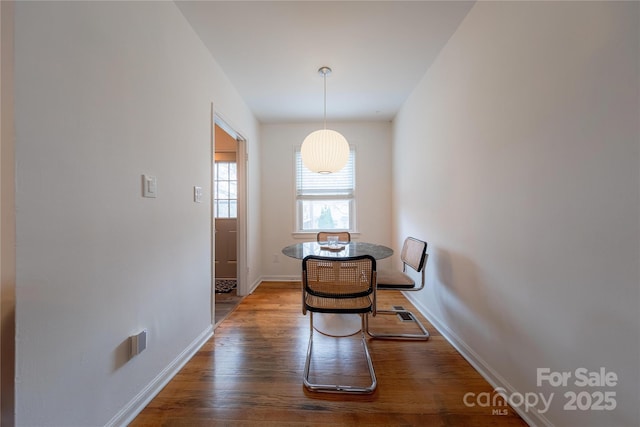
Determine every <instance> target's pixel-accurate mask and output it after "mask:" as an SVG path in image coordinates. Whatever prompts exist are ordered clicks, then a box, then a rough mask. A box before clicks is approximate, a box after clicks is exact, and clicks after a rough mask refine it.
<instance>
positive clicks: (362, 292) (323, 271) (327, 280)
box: [302, 255, 377, 394]
mask: <svg viewBox="0 0 640 427" xmlns="http://www.w3.org/2000/svg"><path fill="white" fill-rule="evenodd" d="M375 292H376V260H375V259H374V258H373V257H372V256H370V255H363V256H357V257H344V258H334V257H321V256H315V255H310V256H307V257H305V258H304V259H303V260H302V313H303V314H304V315H306V314H307V312H309V324H310V332H309V345H308V347H307V357H306V361H305V367H304V376H303V383H304V386H305V387H306V388H307V389H308V390H310V391H317V392H330V393H360V394H366V393H373V391H374V390H375V389H376V386H377V380H376V374H375V371H374V369H373V362H372V361H371V355H370V354H369V349H368V348H367V340H366V337H365V332H364V331H365V320H364V319H365V315H366V314H368V313H372V314H373V315H375V313H373V310H374V307H375ZM314 313H340V314H345V313H357V314H359V315H360V317H361V319H360V322H361V326H360V331H359V333H360V335H361V341H362V347H363V350H364V357H365V360H366V364H367V368H368V371H369V377H370V378H371V384H370V385H368V386H354V385H343V384H321V383H313V382H311V381H310V378H309V372H310V368H311V359H312V353H313V336H314V329H315V328H314V324H313V315H314ZM337 339H341V338H337ZM336 362H338V361H336ZM314 364H315V363H314ZM323 364H324V363H323ZM337 364H338V363H335V365H337ZM326 368H329V367H326ZM331 368H335V366H332V367H331ZM326 370H329V369H325V371H326ZM320 372H322V369H321V370H320Z"/></svg>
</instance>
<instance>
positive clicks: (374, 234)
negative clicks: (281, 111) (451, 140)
mask: <svg viewBox="0 0 640 427" xmlns="http://www.w3.org/2000/svg"><path fill="white" fill-rule="evenodd" d="M319 126H322V125H321V124H318V123H299V124H264V125H262V126H261V136H260V141H261V143H262V152H261V156H262V161H261V163H262V194H263V196H262V253H263V257H262V263H263V264H262V271H263V274H264V276H263V278H265V279H272V280H290V279H299V277H300V261H299V260H295V259H292V258H288V257H286V256H284V255H283V254H282V248H283V247H285V246H287V245H290V244H292V243H297V242H300V241H304V240H315V235H313V236H311V235H307V236H297V237H296V236H294V235H293V232H294V230H295V217H294V216H295V170H294V152H295V147H296V146H300V145H301V144H302V141H303V140H304V138H305V137H306V136H307V135H308V134H309V133H311V132H312V131H314V130H318V128H319ZM328 127H329V128H331V129H334V130H336V131H338V132H340V133H342V134H343V135H344V137H345V138H346V139H347V141H349V144H351V145H353V146H354V147H355V149H356V192H357V214H356V215H357V219H356V220H357V231H358V232H359V235H357V236H354V240H360V241H365V242H376V243H381V244H390V243H391V206H390V199H391V162H390V158H391V123H389V122H360V123H335V124H332V123H330V124H329V126H328ZM383 262H384V261H383Z"/></svg>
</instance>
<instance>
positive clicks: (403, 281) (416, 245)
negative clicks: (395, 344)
mask: <svg viewBox="0 0 640 427" xmlns="http://www.w3.org/2000/svg"><path fill="white" fill-rule="evenodd" d="M427 258H428V255H427V242H423V241H422V240H418V239H415V238H413V237H407V238H406V239H405V241H404V245H403V246H402V252H401V253H400V259H401V260H402V271H398V270H387V269H380V270H378V272H377V290H379V291H419V290H421V289H422V288H424V270H425V264H426V262H427ZM407 266H409V267H411V268H412V269H413V270H415V271H416V272H417V273H420V274H421V277H422V279H421V281H420V285H418V286H417V285H416V282H415V281H414V280H413V279H412V278H411V276H409V275H408V274H407ZM374 311H375V312H376V314H393V315H397V316H400V318H401V319H402V320H403V321H410V322H413V323H415V324H416V325H417V326H418V328H419V329H420V332H421V333H416V334H409V333H401V334H400V333H397V334H391V333H377V332H375V331H372V330H371V328H370V325H369V319H368V318H367V317H365V330H366V331H367V334H369V335H370V336H371V337H373V338H381V339H405V340H428V339H429V332H428V331H427V329H426V328H425V327H424V325H423V324H422V323H421V322H420V320H418V318H417V317H416V316H415V315H414V314H413V313H412V312H411V311H409V310H406V309H404V308H395V307H394V308H392V309H391V310H378V309H377V308H374Z"/></svg>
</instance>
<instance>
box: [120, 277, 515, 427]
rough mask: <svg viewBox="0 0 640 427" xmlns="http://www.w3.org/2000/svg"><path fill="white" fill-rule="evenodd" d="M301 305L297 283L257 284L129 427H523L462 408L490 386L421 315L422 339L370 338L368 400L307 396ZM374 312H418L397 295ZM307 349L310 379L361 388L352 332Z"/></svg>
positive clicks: (511, 418)
mask: <svg viewBox="0 0 640 427" xmlns="http://www.w3.org/2000/svg"><path fill="white" fill-rule="evenodd" d="M300 302H301V301H300V285H299V284H295V283H286V282H264V283H262V284H261V285H260V286H259V287H258V289H257V290H256V291H255V292H254V293H253V294H252V295H249V296H247V297H245V298H244V299H243V300H242V302H241V303H240V305H239V306H238V307H237V308H236V309H235V310H234V311H233V312H232V313H231V314H230V315H228V317H226V319H225V320H224V321H223V322H222V323H220V324H219V326H218V327H217V328H216V330H215V335H214V337H213V338H211V339H210V340H209V341H208V342H207V343H206V344H205V345H204V346H203V347H202V348H201V349H200V350H199V351H198V353H197V354H196V355H195V356H194V357H193V358H192V359H191V360H190V361H189V362H188V363H187V364H186V365H185V367H184V368H183V369H182V370H181V371H180V372H179V373H178V375H176V377H175V378H174V379H173V380H172V381H170V382H169V384H167V386H166V387H165V388H164V389H163V390H162V391H161V392H160V393H159V394H158V395H157V396H156V397H155V398H154V399H153V400H152V401H151V402H150V403H149V404H148V405H147V407H146V408H145V409H144V410H143V411H142V412H141V413H140V414H139V416H138V417H137V418H136V419H135V420H134V421H133V422H132V423H131V426H132V427H147V426H154V427H157V426H163V427H174V426H190V427H197V426H212V425H225V426H258V425H259V426H301V425H304V426H329V425H330V426H335V425H339V426H360V425H366V426H425V425H429V426H470V427H479V426H526V423H525V422H524V421H523V420H522V419H520V418H519V417H518V415H517V414H516V413H515V412H514V411H513V410H512V409H511V408H508V407H506V408H505V407H498V408H491V407H480V406H474V407H469V406H468V405H465V404H464V400H463V397H464V395H465V393H468V392H474V393H482V392H488V393H491V392H492V391H493V389H492V387H491V386H490V385H489V384H488V383H487V382H486V381H485V380H484V379H483V378H482V377H481V376H480V375H479V374H478V372H476V371H475V370H474V369H473V367H471V365H469V363H468V362H467V361H466V360H465V359H464V358H463V357H462V356H461V355H460V354H459V353H458V352H457V351H456V350H455V349H454V348H453V347H452V346H451V345H450V344H449V343H448V342H447V341H446V340H445V339H444V338H443V337H442V336H441V335H440V334H439V333H438V332H437V330H436V329H435V328H433V326H432V325H430V324H429V323H428V322H427V321H426V319H424V318H422V316H419V315H418V316H419V317H420V319H421V321H422V322H423V323H424V324H425V325H426V326H427V329H428V330H429V332H430V333H431V338H430V340H429V341H426V342H424V341H422V342H411V341H389V340H375V339H368V341H367V343H368V347H369V351H370V353H371V357H372V359H373V363H374V367H375V370H376V375H377V379H378V389H377V390H376V391H375V393H373V394H371V395H358V396H347V395H344V394H329V393H312V392H309V391H307V390H306V389H304V387H303V386H302V371H303V369H304V360H305V356H306V351H307V344H308V340H309V331H310V329H309V319H308V316H303V315H302V312H301V309H300ZM379 304H381V305H382V304H384V306H385V307H387V306H390V305H403V306H404V307H406V308H408V309H410V310H412V311H413V312H414V313H416V314H417V311H416V310H415V308H414V307H413V306H412V305H411V304H410V303H409V301H408V300H407V299H406V298H404V297H403V296H402V295H401V294H400V293H398V292H387V293H380V294H379ZM374 320H375V322H376V323H375V326H376V327H378V328H382V329H383V330H384V329H385V328H387V329H396V328H398V327H406V326H407V324H406V323H405V324H402V322H399V320H398V319H397V318H396V316H378V317H377V318H376V319H374ZM372 325H374V323H372ZM314 350H318V351H317V353H316V356H315V357H314V360H313V362H312V375H316V374H317V375H318V376H322V378H327V377H331V376H333V377H334V378H340V379H341V380H342V381H348V380H350V379H353V380H355V381H359V380H360V372H362V373H363V374H364V373H366V369H365V368H364V366H363V364H362V363H363V360H364V359H363V358H362V344H361V341H360V335H359V334H356V335H355V336H351V337H345V338H333V337H326V336H324V335H322V334H318V333H316V334H314ZM314 370H315V373H314ZM364 380H365V381H366V378H365V379H364ZM494 409H500V410H502V412H500V413H503V414H505V415H497V413H498V412H494V411H492V410H494ZM504 410H506V412H504Z"/></svg>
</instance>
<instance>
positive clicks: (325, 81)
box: [322, 72, 327, 130]
mask: <svg viewBox="0 0 640 427" xmlns="http://www.w3.org/2000/svg"><path fill="white" fill-rule="evenodd" d="M322 75H323V77H324V128H325V130H326V129H327V73H326V72H325V73H322Z"/></svg>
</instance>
